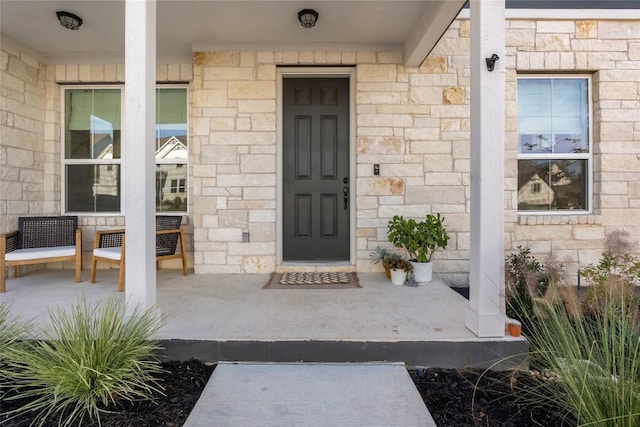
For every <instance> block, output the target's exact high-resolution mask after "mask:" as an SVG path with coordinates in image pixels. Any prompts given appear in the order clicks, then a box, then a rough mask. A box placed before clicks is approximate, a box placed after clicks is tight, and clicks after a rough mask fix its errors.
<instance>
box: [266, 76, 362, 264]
mask: <svg viewBox="0 0 640 427" xmlns="http://www.w3.org/2000/svg"><path fill="white" fill-rule="evenodd" d="M287 77H307V78H313V77H317V78H331V77H341V78H348V79H349V182H350V188H351V191H350V192H349V263H350V264H351V265H354V266H355V264H356V203H355V202H356V194H358V191H357V180H356V179H355V176H356V143H355V142H356V102H355V101H356V85H355V83H356V68H355V67H278V68H277V69H276V266H279V265H282V264H283V259H282V252H283V249H282V248H283V218H284V215H283V201H282V199H283V196H282V192H283V182H282V179H283V154H284V153H283V111H282V110H283V101H282V90H283V79H285V78H287ZM295 263H296V264H300V261H295ZM336 263H344V261H338V260H336ZM323 264H326V262H325V263H323Z"/></svg>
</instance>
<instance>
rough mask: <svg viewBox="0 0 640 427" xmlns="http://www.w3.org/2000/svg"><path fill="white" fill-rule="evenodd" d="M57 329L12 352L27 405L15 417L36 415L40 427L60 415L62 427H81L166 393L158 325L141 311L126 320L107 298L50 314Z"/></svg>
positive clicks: (19, 392)
mask: <svg viewBox="0 0 640 427" xmlns="http://www.w3.org/2000/svg"><path fill="white" fill-rule="evenodd" d="M49 315H50V317H51V324H52V327H51V330H50V331H43V332H42V334H43V339H42V340H39V341H31V342H30V344H29V345H26V346H10V347H9V349H8V357H9V358H10V359H11V362H10V363H9V369H8V370H7V372H8V377H9V379H10V380H11V381H12V382H13V384H14V387H15V391H16V395H15V396H14V397H12V398H14V399H22V398H26V401H28V402H29V403H26V404H25V405H24V406H23V407H21V408H20V409H18V410H17V411H16V412H23V411H31V412H33V413H34V424H35V425H43V424H44V423H45V422H46V421H47V420H48V419H50V418H53V419H55V418H56V417H58V419H59V425H64V426H69V425H82V424H83V420H84V419H86V418H87V417H88V418H89V419H91V420H93V421H97V422H98V423H99V422H100V413H101V412H103V411H108V410H109V408H110V407H112V406H113V405H114V404H115V403H116V402H117V401H119V400H128V401H132V400H135V399H139V398H142V399H144V398H147V397H148V396H150V395H151V394H152V393H154V392H161V391H162V387H161V385H160V384H159V383H158V382H157V380H156V379H155V378H156V374H158V373H160V372H161V371H162V369H161V367H160V365H159V363H158V361H157V360H156V359H155V356H154V355H155V353H156V351H157V350H158V349H159V346H158V344H157V342H156V341H154V340H152V339H151V338H152V337H153V335H154V334H155V333H156V332H157V328H158V326H159V324H160V322H159V319H158V318H157V316H156V315H155V314H154V313H153V312H152V311H146V312H144V313H141V312H140V310H137V309H136V310H135V311H134V313H133V314H132V315H130V316H126V317H125V307H124V303H122V302H120V301H118V300H115V299H109V300H106V301H104V302H103V303H102V304H101V305H96V306H91V305H90V304H89V303H87V301H86V300H85V299H80V300H79V302H78V304H77V305H76V306H75V307H74V308H73V309H72V310H71V311H70V312H66V311H64V310H62V309H57V310H54V311H52V312H50V313H49Z"/></svg>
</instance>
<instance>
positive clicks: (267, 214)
mask: <svg viewBox="0 0 640 427" xmlns="http://www.w3.org/2000/svg"><path fill="white" fill-rule="evenodd" d="M275 221H276V211H275V210H274V209H258V210H255V209H254V210H251V211H249V222H250V223H256V222H258V223H262V222H270V223H275Z"/></svg>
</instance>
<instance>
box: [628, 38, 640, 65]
mask: <svg viewBox="0 0 640 427" xmlns="http://www.w3.org/2000/svg"><path fill="white" fill-rule="evenodd" d="M629 59H630V60H632V61H637V60H640V43H639V42H630V43H629Z"/></svg>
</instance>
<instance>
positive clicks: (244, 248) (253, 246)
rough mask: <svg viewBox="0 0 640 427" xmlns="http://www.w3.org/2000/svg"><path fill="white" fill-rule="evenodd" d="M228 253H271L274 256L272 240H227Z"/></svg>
mask: <svg viewBox="0 0 640 427" xmlns="http://www.w3.org/2000/svg"><path fill="white" fill-rule="evenodd" d="M228 248H229V249H228V253H229V255H273V256H275V253H276V250H275V243H274V242H249V243H241V242H229V245H228Z"/></svg>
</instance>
